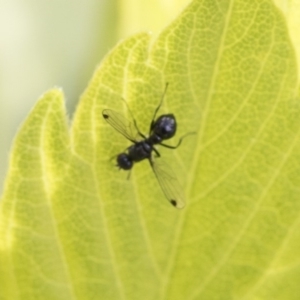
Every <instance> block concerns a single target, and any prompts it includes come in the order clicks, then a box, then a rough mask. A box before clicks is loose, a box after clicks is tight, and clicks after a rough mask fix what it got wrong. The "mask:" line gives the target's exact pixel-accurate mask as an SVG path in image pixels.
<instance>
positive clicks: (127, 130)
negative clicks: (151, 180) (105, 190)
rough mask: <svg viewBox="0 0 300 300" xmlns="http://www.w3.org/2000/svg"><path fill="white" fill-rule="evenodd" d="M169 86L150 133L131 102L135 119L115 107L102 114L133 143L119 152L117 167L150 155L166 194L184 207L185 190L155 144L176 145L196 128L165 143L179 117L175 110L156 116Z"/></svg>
mask: <svg viewBox="0 0 300 300" xmlns="http://www.w3.org/2000/svg"><path fill="white" fill-rule="evenodd" d="M167 89H168V83H166V87H165V90H164V93H163V95H162V97H161V100H160V102H159V105H158V106H157V108H156V109H155V111H154V114H153V117H152V121H151V123H150V128H149V133H148V137H146V136H145V135H144V134H143V133H142V132H141V131H140V130H139V128H138V125H137V122H136V120H135V118H134V117H133V114H132V112H131V110H130V109H129V107H128V106H127V107H128V110H129V113H130V115H131V117H132V122H131V121H129V120H127V119H126V118H125V117H124V116H123V115H121V114H119V113H117V112H115V111H113V110H111V109H104V110H103V111H102V115H103V118H104V119H105V120H106V121H107V123H108V124H110V125H111V126H112V127H113V128H114V129H115V130H117V131H118V132H119V133H121V134H122V135H123V136H124V137H125V138H127V139H128V140H129V141H131V142H132V143H133V144H132V145H131V146H129V147H128V148H126V149H125V151H124V152H122V153H120V154H118V155H117V156H116V159H117V167H119V168H120V169H123V170H131V169H132V167H133V165H134V163H137V162H139V161H142V160H144V159H148V161H149V163H150V166H151V168H152V170H153V172H154V174H155V176H156V178H157V181H158V183H159V185H160V187H161V189H162V191H163V193H164V195H165V197H166V198H167V199H168V201H169V202H170V203H171V204H172V205H173V206H175V207H176V208H183V207H184V205H185V201H184V196H183V191H182V189H181V187H180V185H179V182H178V180H177V178H176V176H175V174H174V172H173V171H172V169H171V168H170V167H169V166H168V165H167V164H166V163H165V162H163V161H162V160H161V158H160V156H161V155H160V153H159V152H158V150H157V149H156V148H155V145H160V146H163V147H166V148H169V149H176V148H178V147H179V146H180V144H181V142H182V140H183V139H184V138H185V137H186V136H188V135H190V134H195V132H189V133H187V134H185V135H184V136H182V137H181V138H180V139H179V141H178V143H177V145H176V146H171V145H167V144H165V143H163V141H165V140H168V139H170V138H172V137H173V136H174V135H175V133H176V129H177V122H176V118H175V116H174V115H173V114H164V115H161V116H159V117H158V118H157V119H156V115H157V113H158V111H159V109H160V107H161V105H162V103H163V100H164V97H165V95H166V92H167ZM125 103H126V102H125ZM126 104H127V103H126ZM154 158H156V159H154Z"/></svg>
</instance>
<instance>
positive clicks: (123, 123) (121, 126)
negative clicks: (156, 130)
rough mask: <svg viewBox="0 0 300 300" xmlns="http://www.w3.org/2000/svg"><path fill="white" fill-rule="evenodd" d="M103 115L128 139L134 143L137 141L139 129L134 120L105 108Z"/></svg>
mask: <svg viewBox="0 0 300 300" xmlns="http://www.w3.org/2000/svg"><path fill="white" fill-rule="evenodd" d="M102 116H103V118H104V119H105V120H106V122H107V123H108V124H109V125H111V126H112V127H113V128H114V129H116V130H117V131H119V132H120V133H121V134H122V135H123V136H125V137H126V138H127V139H128V140H130V141H131V142H133V143H134V142H136V138H137V136H138V131H137V129H136V128H135V126H134V124H133V123H132V122H130V121H129V120H127V119H126V118H125V117H123V116H122V115H121V114H119V113H117V112H115V111H113V110H111V109H104V110H103V111H102Z"/></svg>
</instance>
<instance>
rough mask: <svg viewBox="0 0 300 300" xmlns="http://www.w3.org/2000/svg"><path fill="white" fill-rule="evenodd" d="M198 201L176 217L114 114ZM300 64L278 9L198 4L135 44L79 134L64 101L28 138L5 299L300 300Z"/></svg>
mask: <svg viewBox="0 0 300 300" xmlns="http://www.w3.org/2000/svg"><path fill="white" fill-rule="evenodd" d="M166 83H169V87H168V90H167V94H166V97H165V99H164V103H163V105H162V108H161V110H160V114H162V113H174V114H175V116H176V118H177V122H178V131H177V134H176V137H175V138H173V139H172V140H171V141H170V142H169V144H172V145H175V144H176V142H177V141H178V139H179V137H180V136H182V135H184V134H185V133H187V132H192V131H196V133H197V134H196V135H193V136H189V137H188V138H186V139H185V140H184V141H183V143H182V144H181V146H180V147H179V148H178V149H176V150H170V149H163V147H160V148H159V151H160V153H161V156H162V157H161V158H159V159H164V160H165V161H166V162H167V163H168V164H169V165H170V166H171V167H172V169H174V170H175V172H176V174H177V177H178V180H179V182H180V183H181V185H182V186H183V190H184V192H185V195H186V206H185V208H184V209H182V210H177V209H176V208H174V207H173V206H171V205H170V204H169V203H168V201H167V200H166V199H165V198H164V195H163V193H162V191H161V190H160V188H159V185H158V183H157V181H156V178H155V176H154V174H153V172H152V170H151V168H150V166H149V163H148V162H147V161H143V162H140V163H137V164H136V165H135V166H134V169H133V171H132V172H131V176H130V179H129V180H127V173H126V172H124V171H118V170H117V168H116V167H115V166H114V165H115V162H114V160H111V158H114V156H115V155H117V154H118V153H120V152H122V151H124V149H125V148H126V147H128V146H129V145H130V142H129V141H127V140H126V139H125V138H124V137H122V136H121V135H120V134H119V133H118V132H117V131H115V130H114V129H113V128H112V127H110V126H109V124H107V123H106V122H105V120H104V119H103V117H102V110H103V109H105V108H109V109H113V110H115V111H119V112H120V113H122V114H123V115H124V116H126V117H127V118H128V119H130V118H131V115H130V113H129V111H128V108H127V105H126V104H125V102H124V100H125V101H127V103H128V106H129V107H130V109H131V111H132V113H133V115H134V117H135V119H136V121H137V123H138V125H139V128H140V129H141V131H143V132H145V133H147V132H148V128H149V125H150V122H151V118H152V116H153V112H154V110H155V108H156V107H157V105H158V103H159V101H160V99H161V97H162V94H163V91H164V88H165V85H166ZM299 100H300V98H299V92H298V83H297V64H296V59H295V54H294V49H293V47H292V45H291V43H290V40H289V33H288V31H287V27H286V24H285V20H284V19H283V18H282V15H281V13H280V12H279V11H278V10H277V8H276V7H275V6H274V5H273V3H272V2H271V1H269V0H261V1H252V0H236V1H233V0H226V1H217V0H195V1H193V2H192V3H191V5H190V6H189V7H188V8H187V9H186V10H185V11H184V12H183V13H182V14H181V15H180V16H179V17H178V18H177V20H175V21H174V22H173V23H172V24H171V25H170V26H169V27H167V28H166V29H165V30H164V31H163V32H162V33H161V34H160V35H159V37H158V38H157V39H156V40H152V39H151V38H150V36H149V35H147V34H139V35H135V36H133V37H131V38H129V39H127V40H125V41H123V42H122V43H120V44H119V45H118V46H117V47H116V48H115V49H114V50H113V51H112V52H111V53H110V54H109V55H108V56H107V58H106V59H105V60H104V61H103V63H102V64H101V66H100V67H99V69H98V70H97V71H96V72H95V74H94V76H93V78H92V80H91V82H90V84H89V86H88V87H87V89H86V91H85V93H84V94H83V96H82V98H81V100H80V103H79V105H78V108H77V110H76V113H75V116H74V118H73V120H72V123H71V125H70V132H68V126H67V125H68V124H67V117H66V112H65V110H64V105H63V96H62V94H61V92H60V91H59V90H57V89H54V90H51V91H49V92H47V93H46V94H45V95H44V96H43V97H42V98H41V99H40V100H39V102H38V103H37V105H36V106H35V108H34V109H33V111H32V113H31V114H30V115H29V117H28V119H27V120H26V121H25V123H24V124H23V126H22V128H21V129H20V131H19V133H18V135H17V137H16V139H15V142H14V147H13V151H12V155H11V162H10V171H9V174H8V178H7V181H6V186H5V192H4V195H3V200H2V203H1V210H0V217H1V219H0V298H1V299H9V300H10V299H26V300H28V299H43V300H44V299H64V300H66V299H85V300H86V299H112V300H114V299H123V300H125V299H128V300H132V299H137V300H139V299H149V300H150V299H155V300H156V299H161V300H164V299H172V300H174V299H176V300H177V299H178V300H182V299H190V300H192V299H201V300H206V299H207V300H211V299H226V300H227V299H239V300H240V299H243V300H250V299H283V300H286V299H289V300H293V299H295V300H296V299H298V298H299V292H298V290H299V287H298V286H299V280H300V268H299V263H298V261H299V254H298V252H299V251H298V249H299V244H300V235H299V233H298V232H299V230H298V227H299V219H300V218H299V215H300V213H299V212H300V200H299V187H300V167H299V166H300V155H299V154H300V143H299V133H300V118H299V113H300V102H299Z"/></svg>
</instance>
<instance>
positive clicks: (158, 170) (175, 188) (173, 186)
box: [149, 159, 185, 208]
mask: <svg viewBox="0 0 300 300" xmlns="http://www.w3.org/2000/svg"><path fill="white" fill-rule="evenodd" d="M149 162H150V165H151V167H152V169H153V171H154V174H155V176H156V178H157V181H158V183H159V185H160V187H161V189H162V191H163V192H164V194H165V196H166V198H167V199H168V201H169V202H170V203H171V204H172V205H173V206H175V207H176V208H183V207H184V205H185V204H184V202H185V201H184V195H183V190H182V188H181V186H180V184H179V182H178V180H177V178H176V175H175V173H174V172H173V171H172V169H171V168H170V167H169V166H168V165H167V164H166V163H165V162H162V161H160V160H159V159H158V160H155V161H154V160H153V159H149Z"/></svg>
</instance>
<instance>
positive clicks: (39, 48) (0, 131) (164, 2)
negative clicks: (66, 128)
mask: <svg viewBox="0 0 300 300" xmlns="http://www.w3.org/2000/svg"><path fill="white" fill-rule="evenodd" d="M189 2H190V0H118V1H117V0H85V1H83V0H72V1H71V0H69V1H68V0H52V1H46V0H36V1H35V0H0V193H2V189H3V182H4V177H5V174H6V172H7V167H8V160H9V151H10V148H11V145H12V141H13V137H14V135H15V134H16V132H17V130H18V127H19V126H20V124H21V123H22V121H23V120H24V119H25V118H26V116H27V114H28V113H29V111H30V110H31V108H32V107H33V106H34V104H35V103H36V101H37V99H38V98H39V97H40V96H41V95H42V94H43V93H44V92H45V91H46V90H48V89H50V88H52V87H53V86H59V87H61V88H62V89H63V91H64V94H65V97H66V106H67V110H68V114H69V116H70V118H71V117H72V115H73V113H74V110H75V107H76V104H77V102H78V99H79V97H80V95H81V94H82V93H83V91H84V89H85V87H86V86H87V84H88V82H89V79H90V78H91V77H92V74H93V71H94V70H95V68H96V67H97V66H98V65H99V63H100V62H101V59H102V58H103V56H104V55H105V54H106V53H107V52H108V51H109V50H110V49H112V47H113V46H114V45H115V44H116V43H117V42H118V41H119V40H120V39H122V38H125V37H127V36H129V35H131V34H134V33H137V32H141V31H152V32H153V36H155V34H157V33H158V32H159V31H160V30H161V29H162V28H163V27H164V26H166V25H167V24H168V23H170V22H171V21H172V19H174V18H175V17H176V16H177V15H178V14H179V13H180V11H181V10H182V9H183V8H184V7H185V6H186V5H187V4H188V3H189Z"/></svg>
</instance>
